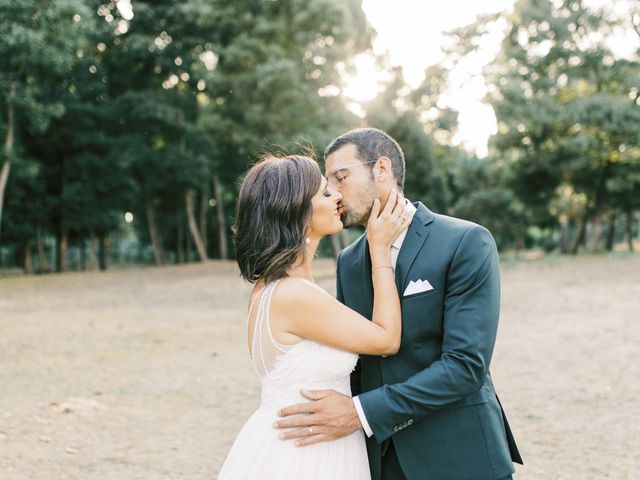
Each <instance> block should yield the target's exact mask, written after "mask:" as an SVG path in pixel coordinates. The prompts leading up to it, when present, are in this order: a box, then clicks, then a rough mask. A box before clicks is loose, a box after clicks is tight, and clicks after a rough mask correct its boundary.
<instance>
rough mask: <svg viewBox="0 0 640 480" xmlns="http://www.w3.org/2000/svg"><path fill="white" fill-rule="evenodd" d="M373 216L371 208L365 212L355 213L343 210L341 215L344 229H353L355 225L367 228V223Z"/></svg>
mask: <svg viewBox="0 0 640 480" xmlns="http://www.w3.org/2000/svg"><path fill="white" fill-rule="evenodd" d="M370 216H371V208H368V209H366V210H365V211H364V212H354V211H353V210H347V209H345V210H343V211H342V213H341V214H340V220H341V221H342V226H343V227H344V228H351V227H353V226H355V225H362V226H363V227H365V228H366V227H367V222H368V221H369V217H370Z"/></svg>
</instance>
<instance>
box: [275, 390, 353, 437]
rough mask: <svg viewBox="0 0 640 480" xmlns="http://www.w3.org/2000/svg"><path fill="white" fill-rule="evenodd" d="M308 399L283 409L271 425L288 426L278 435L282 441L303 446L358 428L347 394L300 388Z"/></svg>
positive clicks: (339, 435) (349, 433)
mask: <svg viewBox="0 0 640 480" xmlns="http://www.w3.org/2000/svg"><path fill="white" fill-rule="evenodd" d="M301 393H302V395H303V396H304V397H305V398H308V399H309V400H311V401H310V402H306V403H299V404H297V405H291V406H289V407H286V408H283V409H282V410H280V411H279V412H278V415H280V416H281V417H284V418H283V419H282V420H279V421H277V422H276V423H275V424H274V425H273V426H274V428H279V429H289V430H288V431H286V432H283V433H281V434H280V438H281V439H282V440H292V439H295V440H296V445H297V446H300V447H304V446H306V445H312V444H314V443H319V442H326V441H331V440H337V439H338V438H342V437H346V436H347V435H351V434H352V433H353V432H355V431H356V430H359V429H360V428H362V425H361V423H360V419H359V418H358V413H357V411H356V408H355V406H354V405H353V400H352V399H351V397H348V396H346V395H343V394H341V393H338V392H336V391H334V390H302V392H301Z"/></svg>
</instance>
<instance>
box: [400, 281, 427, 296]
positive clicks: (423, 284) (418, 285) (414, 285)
mask: <svg viewBox="0 0 640 480" xmlns="http://www.w3.org/2000/svg"><path fill="white" fill-rule="evenodd" d="M429 290H433V286H432V285H431V284H430V283H429V282H428V281H427V280H416V281H415V282H414V281H413V280H411V281H410V282H409V285H407V289H406V290H405V291H404V294H403V296H404V297H406V296H408V295H415V294H416V293H422V292H428V291H429Z"/></svg>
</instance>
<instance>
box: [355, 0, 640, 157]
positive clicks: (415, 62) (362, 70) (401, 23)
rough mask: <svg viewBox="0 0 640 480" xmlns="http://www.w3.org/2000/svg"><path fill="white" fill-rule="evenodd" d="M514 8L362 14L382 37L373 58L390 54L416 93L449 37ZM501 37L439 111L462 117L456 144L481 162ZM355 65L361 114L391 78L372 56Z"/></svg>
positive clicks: (405, 3) (385, 4)
mask: <svg viewBox="0 0 640 480" xmlns="http://www.w3.org/2000/svg"><path fill="white" fill-rule="evenodd" d="M629 1H633V0H613V2H611V0H589V1H588V2H587V3H588V4H592V5H593V6H598V5H603V4H608V5H609V6H610V7H611V8H622V9H625V8H628V7H626V6H625V4H628V3H629ZM513 4H514V0H491V1H479V0H446V1H445V2H431V1H426V0H393V1H388V0H363V10H364V12H365V14H366V16H367V19H368V21H369V23H370V24H371V25H372V27H373V28H374V29H375V30H376V32H377V35H376V38H375V39H374V42H373V52H374V53H375V54H380V55H382V54H387V55H388V57H389V59H390V62H391V64H393V65H399V66H401V67H402V69H403V74H404V77H405V80H406V82H407V83H408V84H409V85H411V86H413V87H416V86H418V85H419V84H420V82H421V81H422V79H423V76H424V70H425V68H427V67H428V66H429V65H433V64H437V63H438V62H439V61H441V60H442V58H443V54H442V51H441V46H442V45H443V44H444V38H445V37H444V32H447V31H449V30H452V29H454V28H456V27H461V26H464V25H467V24H469V23H471V22H473V20H474V19H475V18H476V17H477V16H478V15H480V14H484V13H493V12H499V11H504V10H511V9H512V8H513ZM627 11H628V10H627ZM633 35H635V34H632V33H630V32H623V33H621V34H620V37H619V38H617V39H614V40H613V43H614V45H612V47H613V48H614V50H615V49H617V50H618V51H619V52H621V54H622V55H624V56H626V55H627V54H630V52H631V51H632V50H633V48H634V46H635V47H637V37H634V36H633ZM502 36H503V31H502V29H500V28H497V29H496V30H495V31H494V32H492V33H491V34H489V35H487V36H486V38H485V40H484V44H483V46H482V48H481V51H480V53H479V54H478V55H476V56H475V58H474V59H472V60H470V61H467V62H466V63H465V64H463V65H462V66H461V67H460V68H457V69H454V70H453V71H452V72H450V80H451V85H452V87H451V91H450V92H449V94H447V95H445V96H444V97H443V99H442V102H443V104H442V105H440V106H447V107H451V108H454V109H456V110H458V112H459V117H458V120H459V133H458V135H457V136H456V137H455V138H454V142H455V143H456V144H460V145H462V146H463V147H464V148H466V149H467V150H469V151H472V152H475V153H476V154H478V155H479V156H480V157H483V156H486V154H487V142H488V140H489V137H490V136H491V135H492V134H493V133H495V132H496V129H497V126H496V118H495V114H494V112H493V109H492V108H491V106H490V105H487V104H485V103H483V102H482V98H483V97H484V95H485V94H486V86H485V84H484V79H483V78H482V76H481V75H480V74H481V71H482V67H483V65H485V64H486V63H489V62H490V61H491V60H492V59H493V57H494V56H495V54H496V53H497V52H498V49H499V48H500V42H501V40H502ZM355 64H356V68H357V74H355V75H353V76H351V77H347V79H346V89H345V91H344V93H345V95H346V96H347V97H349V98H351V99H353V101H354V102H355V105H352V106H353V107H354V108H353V109H354V110H357V102H359V101H366V100H370V99H371V98H373V97H375V95H376V93H377V92H378V91H379V90H380V86H381V83H382V82H383V81H384V78H385V75H386V74H385V72H381V71H378V70H377V69H376V67H375V62H374V60H373V56H372V55H371V54H370V53H369V54H367V53H364V54H361V55H359V56H358V57H356V60H355Z"/></svg>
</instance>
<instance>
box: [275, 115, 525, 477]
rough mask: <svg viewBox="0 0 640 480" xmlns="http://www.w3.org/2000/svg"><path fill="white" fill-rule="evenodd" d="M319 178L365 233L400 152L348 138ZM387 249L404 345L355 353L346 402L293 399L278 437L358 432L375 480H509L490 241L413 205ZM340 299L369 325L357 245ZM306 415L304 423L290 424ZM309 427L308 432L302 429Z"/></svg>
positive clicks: (477, 229) (514, 458)
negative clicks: (387, 352)
mask: <svg viewBox="0 0 640 480" xmlns="http://www.w3.org/2000/svg"><path fill="white" fill-rule="evenodd" d="M324 157H325V163H326V175H327V179H328V180H329V181H330V182H331V183H332V184H333V185H334V186H335V187H336V188H337V189H338V190H339V191H340V193H341V194H342V206H341V215H342V221H343V223H344V226H345V227H347V228H348V227H351V226H353V225H366V222H367V220H368V218H369V214H370V211H371V205H372V203H373V200H374V198H380V200H381V203H382V204H383V205H384V203H385V201H386V199H387V197H388V194H389V192H390V191H391V189H392V188H397V189H398V190H399V191H402V187H403V185H404V178H405V162H404V155H403V153H402V149H401V148H400V146H399V145H398V143H397V142H396V141H395V140H394V139H393V138H391V137H390V136H389V135H388V134H386V133H385V132H383V131H381V130H377V129H373V128H364V129H357V130H352V131H350V132H347V133H345V134H344V135H342V136H340V137H338V138H337V139H335V140H334V141H333V142H332V143H331V144H330V145H329V146H328V147H327V148H326V150H325V153H324ZM407 208H409V209H415V215H414V217H413V222H412V224H411V225H410V227H409V228H408V229H407V230H406V231H405V232H403V233H402V234H401V235H400V236H399V237H398V238H397V240H396V241H395V243H394V244H393V247H392V249H391V256H392V263H393V264H394V269H395V276H396V283H397V286H398V292H399V293H400V295H401V298H402V344H401V347H400V351H399V352H398V353H397V354H396V355H394V356H391V357H376V356H369V355H361V356H360V361H359V362H358V366H357V367H356V369H355V371H354V372H353V374H352V379H351V381H352V382H351V383H352V392H353V395H354V397H353V399H352V398H349V397H347V396H345V395H342V394H340V393H337V392H334V391H309V392H303V394H304V395H305V397H307V398H309V399H310V400H312V401H311V402H308V403H304V404H299V405H293V406H291V407H288V408H285V409H283V410H282V411H281V412H280V415H281V416H282V417H286V418H285V419H283V420H281V421H279V422H278V423H277V425H276V426H277V428H287V429H291V428H295V429H296V430H293V431H290V432H287V433H285V434H284V435H283V438H284V439H285V440H288V439H296V441H297V442H298V444H299V445H301V446H305V445H310V444H312V443H317V442H322V441H330V440H335V439H338V438H341V437H344V436H346V435H349V434H351V433H353V432H355V431H356V430H358V429H361V428H362V429H364V431H365V433H366V436H367V437H368V438H367V450H368V455H369V464H370V468H371V476H372V478H373V480H380V479H382V480H391V479H409V480H414V479H415V480H417V479H433V480H463V479H464V480H496V479H509V478H511V474H512V473H513V472H514V468H513V463H512V462H518V463H522V459H521V457H520V454H519V452H518V449H517V447H516V444H515V441H514V439H513V436H512V434H511V430H510V428H509V424H508V423H507V419H506V417H505V414H504V411H503V410H502V407H501V405H500V402H499V400H498V397H497V395H496V392H495V390H494V387H493V382H492V380H491V375H490V374H489V364H490V362H491V355H492V353H493V347H494V344H495V340H496V331H497V327H498V316H499V305H500V278H499V265H498V254H497V251H496V246H495V243H494V241H493V237H492V236H491V234H490V233H489V232H488V231H487V230H486V229H485V228H483V227H481V226H479V225H476V224H474V223H471V222H467V221H464V220H460V219H456V218H452V217H447V216H444V215H439V214H435V213H433V212H431V211H430V210H429V209H428V208H426V207H425V206H424V205H423V204H422V203H420V202H417V203H415V204H413V205H410V204H408V205H407ZM337 295H338V299H339V300H340V301H342V302H343V303H344V304H346V305H347V306H349V307H350V308H352V309H354V310H356V311H357V312H359V313H360V314H362V315H363V316H365V317H367V318H371V316H372V311H373V287H372V281H371V263H370V258H369V253H368V247H367V241H366V237H365V236H364V235H362V236H361V237H360V238H359V239H358V240H356V241H355V242H354V243H353V244H352V245H350V246H349V247H347V248H346V249H345V250H344V251H342V252H341V254H340V255H339V257H338V271H337ZM300 414H306V415H300ZM309 427H312V428H309Z"/></svg>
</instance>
